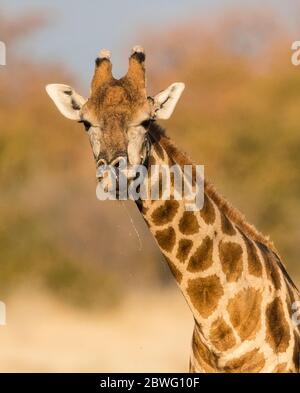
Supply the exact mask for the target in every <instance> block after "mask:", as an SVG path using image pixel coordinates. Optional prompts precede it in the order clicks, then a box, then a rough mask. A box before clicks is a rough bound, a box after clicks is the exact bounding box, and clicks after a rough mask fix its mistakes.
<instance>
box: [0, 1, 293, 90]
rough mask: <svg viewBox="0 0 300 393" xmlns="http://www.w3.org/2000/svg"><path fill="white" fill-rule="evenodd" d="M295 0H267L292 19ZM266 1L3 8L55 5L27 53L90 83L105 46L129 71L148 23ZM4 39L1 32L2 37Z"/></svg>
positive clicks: (6, 7)
mask: <svg viewBox="0 0 300 393" xmlns="http://www.w3.org/2000/svg"><path fill="white" fill-rule="evenodd" d="M289 1H290V3H292V1H293V0H285V1H282V0H265V1H263V4H264V7H266V5H269V6H270V7H273V8H275V9H277V10H279V12H280V15H282V17H283V18H285V19H286V20H288V19H289V18H292V15H291V14H292V12H291V9H290V8H289V5H288V4H289ZM249 4H251V6H255V5H256V6H257V7H259V6H261V4H262V1H261V0H150V1H146V0H143V1H142V0H119V1H117V0H106V1H104V0H86V1H83V0H63V1H62V0H1V10H2V12H3V11H4V12H8V13H9V14H12V15H13V14H14V13H20V12H22V11H23V10H25V11H29V10H30V9H31V8H32V9H41V10H47V9H48V10H49V12H50V15H52V18H51V23H50V24H49V26H48V27H46V28H44V29H43V30H42V31H41V32H39V34H37V35H35V36H34V37H30V38H28V39H27V40H26V41H25V45H23V48H26V52H27V53H31V54H32V55H33V56H36V57H38V58H41V59H44V60H46V61H48V60H53V61H55V62H61V63H63V64H66V65H67V67H68V68H69V69H71V70H72V71H73V72H74V73H75V74H76V75H77V76H78V77H79V78H80V79H81V81H82V82H83V83H84V84H86V83H87V82H88V81H89V79H90V76H91V73H92V69H93V66H94V63H93V60H94V59H95V56H96V54H97V53H98V52H99V50H100V49H101V48H107V49H110V50H111V51H112V56H113V63H114V74H115V75H116V76H117V77H118V76H121V74H123V73H124V72H126V68H127V58H128V55H129V52H130V48H131V47H132V46H133V45H135V44H143V43H142V42H140V40H139V38H140V35H141V34H140V33H141V31H143V30H144V29H145V28H146V26H148V25H152V27H154V28H155V27H156V26H158V27H159V28H160V29H161V28H162V27H166V28H167V27H168V26H174V25H176V24H178V23H181V22H182V21H184V20H186V19H188V18H189V17H191V16H193V18H195V16H197V15H199V16H200V15H201V17H202V18H203V17H205V16H206V15H207V16H209V15H211V14H216V13H220V12H223V11H224V9H226V8H232V7H235V8H236V7H237V8H243V7H247V6H249ZM298 38H299V39H300V37H298ZM0 40H1V37H0Z"/></svg>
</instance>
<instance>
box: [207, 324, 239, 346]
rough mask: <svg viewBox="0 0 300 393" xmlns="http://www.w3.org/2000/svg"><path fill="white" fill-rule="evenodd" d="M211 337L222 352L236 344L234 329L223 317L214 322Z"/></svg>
mask: <svg viewBox="0 0 300 393" xmlns="http://www.w3.org/2000/svg"><path fill="white" fill-rule="evenodd" d="M209 338H210V341H211V342H212V344H213V345H214V346H215V347H216V348H217V350H218V351H221V352H225V351H227V350H228V349H230V348H232V347H234V345H235V344H236V340H235V337H234V334H233V330H232V329H231V327H230V326H229V325H228V324H227V323H226V322H225V321H224V319H223V318H222V317H219V318H218V319H216V320H215V321H214V322H213V323H212V325H211V328H210V333H209Z"/></svg>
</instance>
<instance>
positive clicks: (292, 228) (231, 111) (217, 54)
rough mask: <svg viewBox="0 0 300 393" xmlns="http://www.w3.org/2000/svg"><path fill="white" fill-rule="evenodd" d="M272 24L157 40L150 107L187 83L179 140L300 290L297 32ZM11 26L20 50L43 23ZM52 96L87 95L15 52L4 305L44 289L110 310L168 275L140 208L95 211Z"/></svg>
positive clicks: (1, 197) (177, 120)
mask: <svg viewBox="0 0 300 393" xmlns="http://www.w3.org/2000/svg"><path fill="white" fill-rule="evenodd" d="M269 15H270V14H269V13H268V14H266V13H261V12H259V13H252V14H251V13H250V14H249V13H247V14H237V13H231V14H228V15H223V16H222V18H221V19H220V20H218V21H215V22H214V23H212V21H207V23H206V24H205V23H204V22H203V21H201V23H199V20H192V21H191V23H189V24H186V25H185V24H183V25H182V26H179V27H178V26H177V27H176V28H174V29H173V30H172V29H171V30H169V31H160V32H152V31H149V32H148V33H147V36H146V37H145V39H144V41H145V47H146V48H147V55H148V61H147V70H148V80H149V82H150V90H151V93H155V92H157V91H158V90H161V89H163V88H165V87H166V86H167V85H168V84H170V83H172V82H174V81H177V80H178V81H179V80H182V81H184V82H185V83H186V85H187V86H186V91H185V93H184V95H183V97H182V99H181V102H180V104H179V105H178V108H177V110H176V112H175V114H174V115H173V118H172V120H171V121H170V122H168V130H169V134H170V136H172V137H173V138H174V139H175V140H176V141H177V143H178V145H180V146H182V147H183V148H184V150H186V151H188V152H189V153H190V155H191V156H192V157H193V159H194V160H195V161H197V162H199V163H201V164H205V168H206V176H207V177H209V178H210V180H211V181H213V182H214V183H215V185H216V186H217V188H218V189H219V191H222V193H223V194H224V195H225V196H226V197H228V199H229V200H230V201H231V202H232V203H233V204H234V205H236V206H237V207H238V208H240V209H241V210H242V211H243V212H245V213H246V215H247V217H248V219H249V221H250V222H252V223H254V224H255V225H256V226H257V227H258V228H259V229H260V230H262V231H264V232H266V233H268V234H270V235H271V237H272V239H273V240H274V241H275V244H276V245H277V248H278V249H279V252H280V254H281V255H282V257H283V259H284V261H285V262H286V264H287V266H288V269H289V271H290V272H291V274H292V275H294V276H296V275H298V283H299V277H300V264H299V258H298V255H299V254H300V243H299V241H298V240H299V235H300V226H299V213H300V211H299V210H300V206H299V197H300V158H299V157H300V155H299V149H300V132H299V131H300V127H299V119H298V113H299V107H300V68H298V69H297V67H294V66H292V65H291V62H290V56H291V53H290V45H291V42H292V39H291V37H290V36H289V34H288V32H287V30H286V29H285V28H284V26H283V25H282V24H281V23H279V22H277V19H276V18H275V17H270V16H269ZM0 22H1V23H0V37H3V40H4V41H5V40H6V41H7V42H9V45H10V48H14V45H15V44H16V43H17V42H18V40H19V39H20V37H21V36H23V35H24V34H25V33H27V34H29V33H37V31H36V29H38V28H40V27H41V26H43V23H45V18H44V17H43V19H39V18H38V17H37V16H33V15H31V16H30V15H26V16H24V17H23V19H22V18H20V19H19V20H18V21H17V22H16V21H14V22H12V21H9V20H5V23H4V21H3V20H0ZM18 32H19V33H18ZM51 82H61V83H67V84H71V85H74V86H75V88H76V87H77V86H78V84H76V82H75V81H74V80H73V78H72V76H71V75H70V73H69V72H68V71H67V70H66V69H64V68H63V67H59V66H57V65H53V64H51V63H49V64H37V63H34V62H33V61H30V59H26V60H24V59H21V58H20V57H19V56H18V52H17V51H13V50H12V51H11V57H10V62H9V65H8V66H7V67H2V68H0V182H1V194H0V214H1V222H0V246H1V263H0V298H1V297H2V298H3V296H6V294H8V293H10V292H11V291H16V290H17V289H18V288H19V287H22V286H29V287H30V286H41V287H42V288H46V289H47V290H49V291H50V292H51V293H52V294H54V295H56V296H59V297H60V298H61V299H62V300H64V301H67V302H70V303H72V304H76V305H81V306H85V307H86V306H88V305H91V306H92V305H95V304H97V306H99V305H103V306H105V305H111V304H116V303H118V302H120V301H121V300H122V297H123V295H124V293H125V292H126V291H128V290H129V289H139V288H140V289H144V288H145V287H152V286H154V285H157V284H159V285H165V284H166V283H167V282H169V277H170V276H169V273H168V271H167V268H166V267H165V265H164V264H163V263H159V262H161V261H162V258H161V256H160V254H159V252H158V250H157V248H156V246H155V244H154V241H153V240H152V239H151V236H150V235H149V234H148V232H147V229H146V228H145V225H144V224H143V222H142V220H141V218H140V217H139V215H138V213H137V212H136V210H135V209H134V207H133V206H131V205H130V204H129V203H126V204H125V206H122V205H121V204H120V203H117V202H116V203H114V202H112V203H108V202H107V203H106V202H103V203H100V202H98V201H97V200H96V197H95V179H94V171H95V169H94V163H93V161H92V154H91V151H90V147H89V142H88V140H87V138H86V136H85V135H84V132H83V131H82V129H81V127H79V126H78V125H77V124H73V123H72V122H69V121H67V120H65V119H63V118H62V116H60V115H59V114H58V112H57V111H56V109H55V108H54V106H53V104H52V103H51V102H50V101H49V98H48V97H47V96H46V94H45V92H44V86H45V85H46V84H47V83H51ZM126 210H127V211H126ZM128 214H129V215H132V216H133V219H134V221H135V222H136V226H137V230H138V232H139V233H140V236H141V241H142V247H141V249H140V248H139V242H138V239H137V237H136V233H135V229H134V228H132V225H131V223H130V220H129V216H128Z"/></svg>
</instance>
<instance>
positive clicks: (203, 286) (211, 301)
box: [187, 274, 224, 318]
mask: <svg viewBox="0 0 300 393" xmlns="http://www.w3.org/2000/svg"><path fill="white" fill-rule="evenodd" d="M187 293H188V295H189V297H190V299H191V302H192V304H193V305H194V307H195V308H196V310H197V311H198V312H199V314H200V315H201V317H203V318H207V317H209V316H210V315H211V314H212V313H213V312H214V310H215V309H216V308H217V306H218V303H219V300H220V298H221V297H222V296H223V294H224V291H223V287H222V285H221V282H220V278H219V277H218V276H217V275H215V274H214V275H212V276H208V277H199V278H196V279H194V280H188V287H187Z"/></svg>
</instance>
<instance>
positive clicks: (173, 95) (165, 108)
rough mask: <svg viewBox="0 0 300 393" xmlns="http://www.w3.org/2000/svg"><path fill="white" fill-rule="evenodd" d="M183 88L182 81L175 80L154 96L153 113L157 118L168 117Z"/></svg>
mask: <svg viewBox="0 0 300 393" xmlns="http://www.w3.org/2000/svg"><path fill="white" fill-rule="evenodd" d="M184 88H185V85H184V83H181V82H176V83H173V84H172V85H170V86H169V87H168V88H167V89H166V90H163V91H161V92H160V93H158V94H157V95H156V96H155V97H154V113H155V117H156V118H157V119H169V117H170V116H171V115H172V113H173V111H174V109H175V106H176V104H177V102H178V100H179V98H180V96H181V94H182V92H183V90H184Z"/></svg>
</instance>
